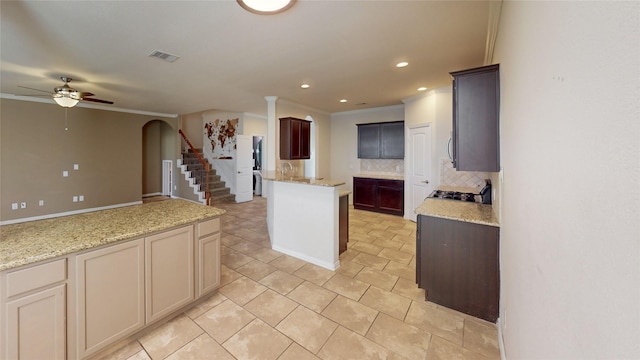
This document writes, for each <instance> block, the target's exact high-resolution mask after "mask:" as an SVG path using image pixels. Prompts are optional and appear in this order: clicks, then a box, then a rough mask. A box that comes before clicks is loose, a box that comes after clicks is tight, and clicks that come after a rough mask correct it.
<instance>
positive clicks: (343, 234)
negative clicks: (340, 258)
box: [338, 195, 349, 254]
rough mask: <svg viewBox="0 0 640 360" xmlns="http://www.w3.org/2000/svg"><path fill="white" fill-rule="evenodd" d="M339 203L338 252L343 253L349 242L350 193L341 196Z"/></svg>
mask: <svg viewBox="0 0 640 360" xmlns="http://www.w3.org/2000/svg"><path fill="white" fill-rule="evenodd" d="M338 204H339V205H338V209H339V210H338V253H339V254H342V253H343V252H345V251H347V243H348V242H349V195H343V196H340V200H339V203H338Z"/></svg>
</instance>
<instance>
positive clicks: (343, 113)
mask: <svg viewBox="0 0 640 360" xmlns="http://www.w3.org/2000/svg"><path fill="white" fill-rule="evenodd" d="M400 109H404V104H398V105H389V106H380V107H374V108H366V109H358V110H347V111H340V112H334V113H331V116H333V115H351V114H363V113H371V112H377V111H385V110H400Z"/></svg>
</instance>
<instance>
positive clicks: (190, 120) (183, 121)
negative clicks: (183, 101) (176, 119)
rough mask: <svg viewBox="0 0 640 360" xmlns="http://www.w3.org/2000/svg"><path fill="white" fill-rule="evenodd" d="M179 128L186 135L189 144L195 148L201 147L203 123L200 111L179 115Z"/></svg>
mask: <svg viewBox="0 0 640 360" xmlns="http://www.w3.org/2000/svg"><path fill="white" fill-rule="evenodd" d="M180 129H182V132H183V133H184V134H185V135H186V136H187V139H189V141H190V142H191V145H193V147H195V148H196V149H202V143H203V142H202V140H203V136H202V135H203V134H204V125H203V122H202V111H200V112H196V113H191V114H186V115H182V116H180Z"/></svg>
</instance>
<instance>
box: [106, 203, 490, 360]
mask: <svg viewBox="0 0 640 360" xmlns="http://www.w3.org/2000/svg"><path fill="white" fill-rule="evenodd" d="M220 207H223V208H225V209H226V210H227V213H226V214H225V215H224V216H223V218H222V238H221V241H222V285H221V288H220V289H219V291H218V292H217V293H216V294H215V295H213V296H211V297H210V298H208V299H206V301H204V302H202V303H200V304H198V305H197V306H195V307H192V308H190V309H188V310H187V311H185V312H184V313H182V314H180V315H178V316H176V317H175V318H173V319H172V320H170V321H169V322H167V323H166V324H164V325H162V326H160V327H158V328H156V329H154V330H152V331H151V332H147V333H145V334H143V335H141V336H138V337H137V338H136V339H135V340H132V341H131V342H129V343H127V344H124V345H122V344H121V345H119V346H118V347H114V348H112V349H108V350H106V351H105V352H103V353H102V354H99V356H97V357H96V358H103V359H129V360H134V359H256V360H260V359H279V360H289V359H292V360H293V359H295V360H304V359H326V360H330V359H498V358H500V354H499V350H498V341H497V337H498V335H497V329H496V326H495V325H494V324H491V323H488V322H485V321H483V320H480V319H476V318H473V317H470V316H467V315H465V314H462V313H459V312H456V311H453V310H450V309H447V308H444V307H441V306H439V305H436V304H433V303H430V302H427V301H425V300H424V291H423V290H420V289H418V288H417V286H416V285H415V261H416V260H415V235H416V234H415V232H416V225H415V223H413V222H411V221H407V220H404V219H402V218H401V217H398V216H391V215H383V214H377V213H372V212H367V211H360V210H354V209H353V208H351V209H350V211H349V216H350V219H349V234H350V241H349V245H348V250H347V251H346V252H345V253H343V254H342V255H341V256H340V263H341V266H340V268H339V269H338V270H337V271H335V272H334V271H329V270H326V269H323V268H320V267H318V266H315V265H313V264H309V263H307V262H305V261H302V260H298V259H296V258H293V257H290V256H287V255H284V254H281V253H279V252H276V251H273V250H271V248H270V243H269V237H268V232H267V226H266V221H265V218H266V200H265V199H262V198H259V197H256V198H255V199H254V201H252V202H248V203H242V204H224V205H221V206H220Z"/></svg>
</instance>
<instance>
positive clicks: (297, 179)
mask: <svg viewBox="0 0 640 360" xmlns="http://www.w3.org/2000/svg"><path fill="white" fill-rule="evenodd" d="M262 178H263V179H264V180H272V181H281V182H289V183H296V184H306V185H315V186H327V187H335V186H340V185H344V184H345V182H344V181H337V180H330V179H324V178H307V177H302V176H287V175H285V176H282V174H280V172H279V171H273V170H271V171H266V170H263V171H262Z"/></svg>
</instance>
